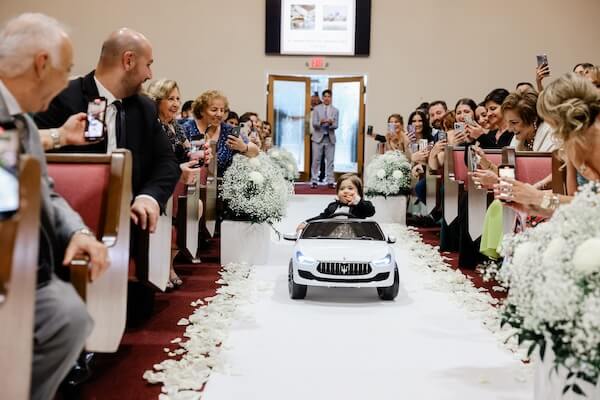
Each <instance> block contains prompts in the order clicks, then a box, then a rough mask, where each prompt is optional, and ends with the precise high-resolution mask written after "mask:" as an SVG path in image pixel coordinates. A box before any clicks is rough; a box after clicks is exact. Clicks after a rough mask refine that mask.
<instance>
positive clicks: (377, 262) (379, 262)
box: [372, 253, 392, 267]
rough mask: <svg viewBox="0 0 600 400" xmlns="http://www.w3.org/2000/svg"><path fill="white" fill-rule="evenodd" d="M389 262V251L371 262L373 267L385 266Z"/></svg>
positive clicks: (390, 257) (390, 259) (390, 256)
mask: <svg viewBox="0 0 600 400" xmlns="http://www.w3.org/2000/svg"><path fill="white" fill-rule="evenodd" d="M391 263H392V255H391V254H389V253H388V254H387V255H386V256H385V257H383V258H381V259H379V260H375V261H373V262H372V264H373V266H374V267H385V266H388V265H390V264H391Z"/></svg>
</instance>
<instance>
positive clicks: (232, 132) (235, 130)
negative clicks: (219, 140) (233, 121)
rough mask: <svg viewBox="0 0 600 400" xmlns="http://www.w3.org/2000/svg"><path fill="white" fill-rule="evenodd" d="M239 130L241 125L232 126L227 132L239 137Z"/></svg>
mask: <svg viewBox="0 0 600 400" xmlns="http://www.w3.org/2000/svg"><path fill="white" fill-rule="evenodd" d="M241 130H242V127H241V126H234V127H233V128H232V129H231V133H229V135H231V136H235V137H240V132H241Z"/></svg>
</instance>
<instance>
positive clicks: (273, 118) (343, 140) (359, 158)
mask: <svg viewBox="0 0 600 400" xmlns="http://www.w3.org/2000/svg"><path fill="white" fill-rule="evenodd" d="M268 79H269V84H268V95H267V96H268V98H267V119H268V121H269V122H270V123H271V126H272V130H273V142H274V144H275V145H276V146H278V147H281V148H284V149H286V150H289V151H290V152H291V153H292V154H294V156H295V157H296V161H297V163H298V170H299V171H300V181H308V180H309V179H310V162H311V154H310V153H311V144H310V143H311V131H312V126H311V108H312V106H311V97H312V96H313V94H315V93H317V94H319V96H320V95H321V93H322V92H323V90H325V89H329V90H331V91H332V104H333V106H334V107H335V108H337V109H338V110H339V117H338V129H337V130H336V150H335V158H334V170H335V173H336V175H338V174H342V173H346V172H356V173H358V174H359V175H362V170H363V153H364V137H363V132H364V119H365V95H364V94H365V82H366V76H331V75H269V77H268Z"/></svg>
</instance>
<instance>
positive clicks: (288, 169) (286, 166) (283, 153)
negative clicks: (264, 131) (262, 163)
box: [267, 147, 298, 182]
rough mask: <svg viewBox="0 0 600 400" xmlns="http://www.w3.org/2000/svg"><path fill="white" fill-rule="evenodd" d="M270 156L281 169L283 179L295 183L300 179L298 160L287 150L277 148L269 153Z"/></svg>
mask: <svg viewBox="0 0 600 400" xmlns="http://www.w3.org/2000/svg"><path fill="white" fill-rule="evenodd" d="M267 154H268V156H269V158H270V159H271V161H273V163H274V164H275V165H277V166H278V167H279V168H280V169H281V173H282V174H283V177H284V178H285V179H287V180H288V181H291V182H293V181H294V180H295V179H298V165H297V164H296V158H295V157H294V155H293V154H292V153H290V152H289V151H287V150H284V149H281V148H278V147H275V148H272V149H271V150H269V151H268V153H267Z"/></svg>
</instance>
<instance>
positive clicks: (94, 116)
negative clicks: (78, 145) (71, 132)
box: [84, 97, 106, 142]
mask: <svg viewBox="0 0 600 400" xmlns="http://www.w3.org/2000/svg"><path fill="white" fill-rule="evenodd" d="M105 118H106V99H105V98H104V97H99V98H97V99H94V100H92V101H90V102H89V103H88V107H87V119H86V123H85V132H84V137H85V140H87V141H90V142H95V141H98V140H102V139H104V136H105V135H106V122H105Z"/></svg>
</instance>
